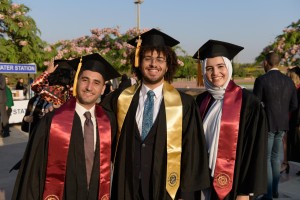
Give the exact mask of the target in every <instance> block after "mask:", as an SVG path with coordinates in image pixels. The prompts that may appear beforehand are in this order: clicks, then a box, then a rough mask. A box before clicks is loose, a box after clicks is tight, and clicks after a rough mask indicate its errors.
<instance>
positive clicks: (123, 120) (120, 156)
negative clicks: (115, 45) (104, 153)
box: [102, 29, 209, 200]
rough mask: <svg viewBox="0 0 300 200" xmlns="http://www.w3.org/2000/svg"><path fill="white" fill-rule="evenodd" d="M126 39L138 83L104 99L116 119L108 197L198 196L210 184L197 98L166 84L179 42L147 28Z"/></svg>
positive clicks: (165, 198) (163, 198)
mask: <svg viewBox="0 0 300 200" xmlns="http://www.w3.org/2000/svg"><path fill="white" fill-rule="evenodd" d="M139 37H141V38H139ZM136 41H138V42H136ZM128 43H129V44H131V45H133V46H137V49H136V54H135V59H133V63H132V65H133V67H134V68H135V69H136V71H137V76H138V78H139V79H140V80H141V84H139V85H138V84H136V85H134V86H131V87H128V88H126V89H125V90H121V89H118V90H116V91H114V92H113V93H111V94H110V95H108V96H107V97H105V99H104V102H103V103H102V105H103V106H104V107H107V108H108V109H111V110H112V111H113V112H114V113H116V115H117V119H118V136H117V140H116V141H114V143H115V144H117V147H116V154H115V161H114V174H113V183H112V192H111V194H112V197H111V199H114V200H132V199H143V200H150V199H159V200H169V199H188V200H193V199H198V198H200V190H201V189H204V188H206V187H208V186H209V173H208V164H207V153H206V148H205V140H204V135H203V128H202V123H201V121H200V119H199V114H198V113H199V112H198V110H197V105H196V102H195V100H194V99H193V97H192V96H189V95H187V94H185V93H183V92H179V91H177V90H176V89H175V88H174V87H173V86H172V85H171V84H170V83H171V82H172V79H173V76H174V74H175V72H176V69H177V67H178V62H177V56H176V53H175V52H174V50H173V49H172V47H173V46H175V45H177V44H178V43H179V42H178V41H177V40H175V39H173V38H172V37H170V36H168V35H167V34H165V33H163V32H161V31H158V30H156V29H151V30H150V31H147V32H145V33H143V34H141V35H140V36H138V37H137V38H133V39H132V40H130V41H128ZM135 61H136V62H135Z"/></svg>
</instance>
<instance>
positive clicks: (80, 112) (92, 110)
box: [75, 102, 95, 118]
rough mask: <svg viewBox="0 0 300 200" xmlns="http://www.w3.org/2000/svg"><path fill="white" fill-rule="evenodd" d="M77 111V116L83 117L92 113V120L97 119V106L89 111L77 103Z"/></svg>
mask: <svg viewBox="0 0 300 200" xmlns="http://www.w3.org/2000/svg"><path fill="white" fill-rule="evenodd" d="M75 111H76V112H77V114H78V115H79V116H83V115H84V113H85V112H87V111H90V112H91V116H92V118H95V105H94V106H93V107H92V108H91V109H90V110H87V109H86V108H84V107H83V106H82V105H80V104H79V103H78V102H76V108H75Z"/></svg>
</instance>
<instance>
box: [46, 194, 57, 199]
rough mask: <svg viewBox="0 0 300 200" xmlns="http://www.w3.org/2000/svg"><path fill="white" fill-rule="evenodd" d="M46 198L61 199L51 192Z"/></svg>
mask: <svg viewBox="0 0 300 200" xmlns="http://www.w3.org/2000/svg"><path fill="white" fill-rule="evenodd" d="M45 200H59V198H58V196H56V195H54V194H50V195H48V196H47V197H46V198H45Z"/></svg>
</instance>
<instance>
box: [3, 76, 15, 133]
mask: <svg viewBox="0 0 300 200" xmlns="http://www.w3.org/2000/svg"><path fill="white" fill-rule="evenodd" d="M5 81H6V98H7V101H6V112H7V125H6V126H5V127H4V130H5V132H6V134H8V135H9V132H10V130H9V118H10V115H11V112H12V107H13V106H14V99H13V95H12V92H11V90H10V88H9V86H8V77H7V76H6V77H5Z"/></svg>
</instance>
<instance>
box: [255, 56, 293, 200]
mask: <svg viewBox="0 0 300 200" xmlns="http://www.w3.org/2000/svg"><path fill="white" fill-rule="evenodd" d="M279 63H280V56H279V55H278V54H276V53H275V52H269V53H268V54H267V55H266V57H265V60H264V62H263V67H264V70H265V72H266V74H264V75H262V76H261V77H258V78H257V79H256V80H255V83H254V88H253V93H254V94H255V95H256V96H257V97H258V98H259V99H260V100H261V101H262V102H263V103H264V105H265V110H266V114H267V118H268V193H267V194H266V195H264V197H263V199H273V198H278V182H279V178H280V158H279V155H280V152H282V151H283V149H282V137H283V135H284V133H285V132H286V131H287V130H289V112H291V111H293V110H294V109H296V108H297V93H296V87H295V84H294V83H293V81H292V80H291V79H290V78H289V77H287V76H286V75H284V74H282V73H281V72H280V71H279V70H278V68H277V67H278V65H279Z"/></svg>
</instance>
